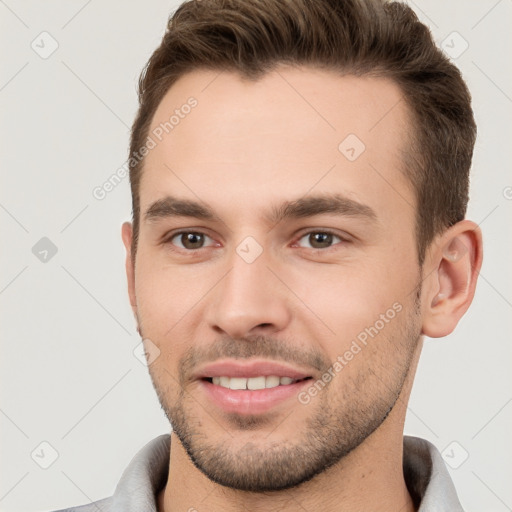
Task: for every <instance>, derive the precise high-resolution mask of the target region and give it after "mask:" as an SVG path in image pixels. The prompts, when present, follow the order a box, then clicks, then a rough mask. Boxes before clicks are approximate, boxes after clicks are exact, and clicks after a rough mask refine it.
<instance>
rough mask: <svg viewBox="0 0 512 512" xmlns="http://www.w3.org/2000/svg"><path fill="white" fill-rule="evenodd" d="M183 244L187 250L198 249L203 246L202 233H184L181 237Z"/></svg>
mask: <svg viewBox="0 0 512 512" xmlns="http://www.w3.org/2000/svg"><path fill="white" fill-rule="evenodd" d="M181 243H182V244H183V247H186V248H187V249H197V248H198V247H201V246H202V244H203V235H202V234H201V233H184V234H183V235H181Z"/></svg>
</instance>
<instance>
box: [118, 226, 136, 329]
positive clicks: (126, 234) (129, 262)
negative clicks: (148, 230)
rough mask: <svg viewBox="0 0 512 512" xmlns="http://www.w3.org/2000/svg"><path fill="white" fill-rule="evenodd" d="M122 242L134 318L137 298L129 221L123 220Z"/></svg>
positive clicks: (131, 231)
mask: <svg viewBox="0 0 512 512" xmlns="http://www.w3.org/2000/svg"><path fill="white" fill-rule="evenodd" d="M121 236H122V238H123V244H124V247H125V249H126V263H125V267H126V278H127V280H128V296H129V298H130V305H131V307H132V311H133V314H134V315H135V319H137V299H136V296H135V261H134V259H133V258H132V238H133V229H132V225H131V223H130V222H124V223H123V226H122V229H121Z"/></svg>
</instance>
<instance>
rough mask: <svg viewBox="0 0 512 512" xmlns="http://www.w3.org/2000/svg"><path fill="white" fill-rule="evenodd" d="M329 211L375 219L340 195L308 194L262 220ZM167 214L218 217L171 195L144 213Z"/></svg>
mask: <svg viewBox="0 0 512 512" xmlns="http://www.w3.org/2000/svg"><path fill="white" fill-rule="evenodd" d="M329 213H332V214H336V215H343V216H347V217H360V218H364V219H367V220H371V221H376V220H377V214H376V213H375V211H374V210H373V209H372V208H371V207H369V206H367V205H365V204H362V203H359V202H357V201H354V200H353V199H349V198H348V197H345V196H343V195H340V194H322V195H309V196H307V197H301V198H299V199H296V200H294V201H286V202H284V203H282V204H281V205H279V206H274V207H272V208H271V209H270V212H269V213H267V214H266V215H265V219H266V221H267V222H269V223H270V224H278V223H279V222H281V221H283V220H285V219H301V218H306V217H313V216H314V215H322V214H329ZM168 217H193V218H196V219H203V220H213V219H216V218H218V217H217V215H215V214H214V212H213V210H212V209H211V208H209V207H208V206H207V205H205V204H202V203H200V202H197V201H193V200H190V199H179V198H176V197H173V196H166V197H164V198H162V199H159V200H158V201H155V202H154V203H152V204H151V205H150V206H149V208H148V209H147V210H146V212H145V214H144V219H145V221H146V222H149V221H153V220H158V219H162V218H168Z"/></svg>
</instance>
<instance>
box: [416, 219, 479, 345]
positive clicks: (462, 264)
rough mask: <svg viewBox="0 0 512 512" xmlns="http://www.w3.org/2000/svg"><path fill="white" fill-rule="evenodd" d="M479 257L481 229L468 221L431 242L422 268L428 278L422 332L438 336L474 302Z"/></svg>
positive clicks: (446, 332)
mask: <svg viewBox="0 0 512 512" xmlns="http://www.w3.org/2000/svg"><path fill="white" fill-rule="evenodd" d="M482 257H483V249H482V232H481V231H480V228H479V227H478V225H477V224H475V223H474V222H471V221H469V220H463V221H461V222H458V223H457V224H455V225H454V226H452V227H451V228H449V229H447V230H446V231H445V232H444V233H443V234H442V235H440V236H439V237H438V238H437V239H436V240H435V241H434V242H433V243H432V244H431V247H430V250H429V251H428V256H427V258H426V260H425V264H424V267H423V268H424V269H425V270H424V272H425V273H426V274H427V277H426V279H425V285H424V286H423V291H422V310H423V330H422V334H425V335H426V336H429V337H430V338H440V337H442V336H446V335H448V334H450V333H451V332H452V331H453V330H454V329H455V327H456V325H457V324H458V322H459V320H460V319H461V317H462V315H464V313H465V312H466V311H467V309H468V308H469V306H470V304H471V302H472V301H473V297H474V295H475V288H476V282H477V279H478V275H479V273H480V268H481V266H482ZM423 292H424V293H423Z"/></svg>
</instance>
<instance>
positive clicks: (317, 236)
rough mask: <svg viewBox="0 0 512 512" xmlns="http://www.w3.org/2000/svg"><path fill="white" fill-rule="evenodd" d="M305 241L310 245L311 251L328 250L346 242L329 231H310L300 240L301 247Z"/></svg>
mask: <svg viewBox="0 0 512 512" xmlns="http://www.w3.org/2000/svg"><path fill="white" fill-rule="evenodd" d="M303 240H305V243H306V244H309V248H310V249H328V248H329V247H332V245H333V244H335V243H339V242H342V241H344V240H343V239H342V238H341V237H339V236H337V235H335V234H333V233H330V232H329V231H310V232H309V233H306V234H305V235H304V236H302V237H301V238H299V240H298V241H297V243H298V244H299V245H301V242H302V241H303ZM306 247H308V246H306Z"/></svg>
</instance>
